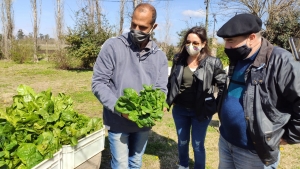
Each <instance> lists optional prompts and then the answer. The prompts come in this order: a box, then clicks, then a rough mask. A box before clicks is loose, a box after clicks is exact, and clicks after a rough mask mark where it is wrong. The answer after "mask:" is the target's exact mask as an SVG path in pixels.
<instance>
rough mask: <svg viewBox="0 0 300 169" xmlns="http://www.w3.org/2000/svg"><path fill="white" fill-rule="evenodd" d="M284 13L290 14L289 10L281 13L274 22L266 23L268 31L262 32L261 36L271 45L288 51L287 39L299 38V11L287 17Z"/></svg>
mask: <svg viewBox="0 0 300 169" xmlns="http://www.w3.org/2000/svg"><path fill="white" fill-rule="evenodd" d="M286 12H290V10H288V11H283V12H282V13H280V14H279V15H278V18H277V19H276V21H275V22H272V23H268V30H266V31H264V32H263V36H265V37H266V38H267V39H268V40H269V41H270V42H271V43H273V44H275V45H277V46H280V47H283V48H285V49H288V50H290V45H289V42H288V40H289V38H290V37H300V20H299V18H300V11H295V12H294V13H293V14H289V15H287V14H286ZM287 16H289V17H287ZM270 30H272V31H270Z"/></svg>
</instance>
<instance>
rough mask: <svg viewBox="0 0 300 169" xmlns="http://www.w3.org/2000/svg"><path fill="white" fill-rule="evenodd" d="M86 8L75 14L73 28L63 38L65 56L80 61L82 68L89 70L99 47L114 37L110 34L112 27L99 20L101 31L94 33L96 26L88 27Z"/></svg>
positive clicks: (103, 19)
mask: <svg viewBox="0 0 300 169" xmlns="http://www.w3.org/2000/svg"><path fill="white" fill-rule="evenodd" d="M88 10H89V9H88V6H86V7H85V8H82V9H81V10H79V11H78V12H76V15H75V17H76V21H75V27H74V28H73V29H71V28H68V33H67V35H66V36H65V41H66V44H67V45H68V47H66V49H67V55H68V56H70V57H72V58H78V59H80V60H81V62H82V64H81V67H82V68H91V67H92V66H93V64H94V63H95V61H96V58H97V56H98V53H99V51H100V48H101V45H102V44H103V43H104V42H105V41H106V40H107V39H108V38H110V37H112V36H115V34H113V32H112V27H111V26H110V25H109V24H108V22H107V20H105V18H104V16H103V17H102V18H101V21H102V22H101V30H100V31H95V30H96V28H97V26H95V25H94V24H92V25H90V21H89V20H88V18H89V17H90V16H89V12H88Z"/></svg>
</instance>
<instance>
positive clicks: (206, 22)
mask: <svg viewBox="0 0 300 169" xmlns="http://www.w3.org/2000/svg"><path fill="white" fill-rule="evenodd" d="M209 1H210V0H204V4H206V19H205V29H206V31H207V32H208V8H209Z"/></svg>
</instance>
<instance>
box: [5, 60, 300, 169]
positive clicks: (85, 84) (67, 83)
mask: <svg viewBox="0 0 300 169" xmlns="http://www.w3.org/2000/svg"><path fill="white" fill-rule="evenodd" d="M0 74H1V76H0V112H1V111H5V107H8V106H10V105H11V103H12V97H13V96H14V95H15V94H17V92H16V89H17V87H18V85H20V84H26V85H29V86H31V87H32V88H33V89H34V90H35V91H36V92H40V91H43V90H47V89H49V88H51V89H52V92H53V94H54V95H56V94H57V93H59V92H63V93H65V94H67V95H70V96H71V98H72V99H73V100H74V108H75V110H76V111H78V112H79V113H83V114H86V115H88V116H91V117H95V116H98V117H102V105H101V104H100V103H99V101H98V100H97V99H96V98H95V97H94V95H93V94H92V92H91V77H92V71H67V70H57V69H55V68H54V65H53V64H51V63H47V62H39V63H37V64H15V63H12V62H7V61H0ZM218 124H219V123H218V118H217V116H214V117H213V120H212V122H211V123H210V126H209V127H208V129H207V136H206V141H205V146H206V155H207V157H206V158H207V160H206V168H207V169H216V168H218V161H219V158H218V138H219V133H218ZM110 158H111V157H110V151H109V146H108V140H107V137H106V141H105V149H104V150H103V152H102V160H101V169H108V168H110ZM176 164H177V136H176V132H175V125H174V121H173V118H172V114H171V112H169V113H166V114H165V115H164V117H163V120H162V121H161V122H158V123H157V125H156V126H154V127H153V129H152V131H151V133H150V137H149V141H148V146H147V149H146V152H145V155H144V156H143V166H142V169H149V168H151V169H175V168H176V166H177V165H176ZM190 167H193V152H192V147H191V146H190ZM278 168H279V169H300V144H297V145H286V146H283V149H282V151H281V160H280V165H279V167H278Z"/></svg>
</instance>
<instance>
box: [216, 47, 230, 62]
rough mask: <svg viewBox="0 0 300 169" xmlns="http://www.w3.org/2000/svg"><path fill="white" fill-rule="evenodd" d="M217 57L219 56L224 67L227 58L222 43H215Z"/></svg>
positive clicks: (227, 60)
mask: <svg viewBox="0 0 300 169" xmlns="http://www.w3.org/2000/svg"><path fill="white" fill-rule="evenodd" d="M217 58H220V60H221V62H222V64H223V67H226V66H228V65H229V59H228V57H227V55H226V53H225V52H224V45H223V44H218V45H217Z"/></svg>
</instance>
